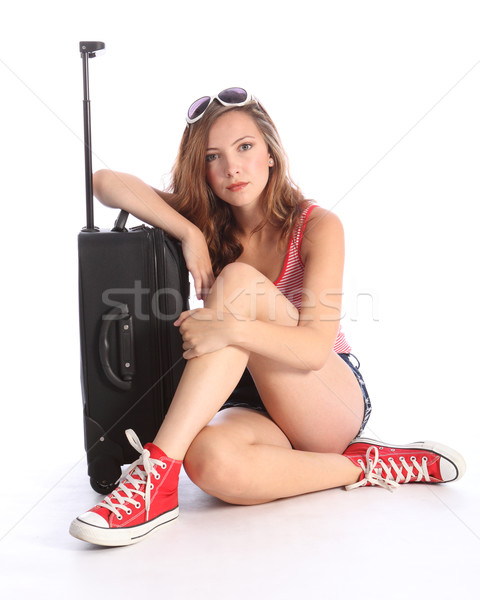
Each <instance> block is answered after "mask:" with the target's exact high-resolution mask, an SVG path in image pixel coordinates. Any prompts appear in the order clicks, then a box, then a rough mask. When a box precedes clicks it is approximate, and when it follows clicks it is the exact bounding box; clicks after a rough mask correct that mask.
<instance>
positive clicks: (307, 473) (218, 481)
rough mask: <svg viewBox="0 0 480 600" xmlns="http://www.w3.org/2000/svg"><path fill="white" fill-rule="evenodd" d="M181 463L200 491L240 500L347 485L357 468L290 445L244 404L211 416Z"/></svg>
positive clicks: (258, 501) (268, 498) (339, 458)
mask: <svg viewBox="0 0 480 600" xmlns="http://www.w3.org/2000/svg"><path fill="white" fill-rule="evenodd" d="M184 466H185V470H186V472H187V474H188V476H189V477H190V479H192V481H193V482H194V483H195V484H196V485H198V486H199V487H200V488H202V489H203V490H204V491H205V492H207V493H208V494H210V495H212V496H215V497H217V498H220V499H221V500H223V501H225V502H229V503H231V504H242V505H250V504H262V503H265V502H270V501H272V500H277V499H278V498H288V497H290V496H297V495H299V494H306V493H309V492H316V491H320V490H325V489H330V488H334V487H339V486H345V485H350V484H351V483H355V482H356V481H357V480H358V477H359V475H360V473H361V469H360V468H359V467H357V466H355V465H354V464H353V463H352V462H351V461H350V459H348V458H346V457H345V456H342V455H341V454H335V453H316V452H307V451H303V450H294V449H292V446H291V444H290V442H289V440H288V438H287V437H286V436H285V434H284V433H283V432H282V431H281V429H280V428H279V427H278V426H277V425H276V424H275V423H274V422H273V421H272V420H271V419H270V418H269V417H268V416H266V415H265V414H263V413H260V412H258V411H255V410H252V409H245V408H230V409H226V410H223V411H221V412H220V413H219V414H218V415H216V416H215V418H214V419H213V420H212V422H211V423H210V424H209V425H208V427H206V428H205V429H203V430H202V432H201V433H200V434H199V435H198V436H197V437H196V438H195V440H194V441H193V443H192V445H191V446H190V448H189V450H188V452H187V456H186V457H185V463H184Z"/></svg>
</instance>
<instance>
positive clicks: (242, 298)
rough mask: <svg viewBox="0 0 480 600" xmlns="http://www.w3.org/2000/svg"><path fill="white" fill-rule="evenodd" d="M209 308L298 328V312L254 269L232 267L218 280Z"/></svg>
mask: <svg viewBox="0 0 480 600" xmlns="http://www.w3.org/2000/svg"><path fill="white" fill-rule="evenodd" d="M211 292H212V293H211V295H210V296H209V298H208V299H207V303H206V306H207V307H208V308H214V309H215V308H216V309H217V310H220V311H228V312H231V313H233V314H239V315H243V316H246V317H248V318H250V319H259V320H261V321H268V322H276V323H281V324H285V325H292V326H295V325H297V323H298V311H297V309H296V308H295V307H294V306H293V304H291V302H290V301H289V300H287V298H286V297H285V296H284V295H283V294H282V292H281V291H280V290H279V289H278V288H277V287H276V286H275V285H274V284H273V283H272V282H271V281H270V280H269V279H268V278H267V277H265V275H263V274H262V273H260V271H258V270H257V269H255V268H254V267H252V266H250V265H247V264H245V263H241V262H234V263H230V264H229V265H227V266H226V267H224V268H223V270H222V272H221V273H220V275H219V276H218V278H217V280H216V282H215V285H214V287H213V288H212V290H211Z"/></svg>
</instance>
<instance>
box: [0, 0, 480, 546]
mask: <svg viewBox="0 0 480 600" xmlns="http://www.w3.org/2000/svg"><path fill="white" fill-rule="evenodd" d="M479 17H480V11H479V9H478V3H477V2H474V1H472V2H468V1H463V0H456V1H455V2H446V1H438V0H437V1H430V0H428V1H421V0H416V1H410V0H406V1H403V2H394V1H386V0H384V1H365V2H361V1H352V0H349V1H346V0H341V1H337V2H324V1H321V2H309V1H308V0H296V2H285V1H284V0H272V1H270V0H267V1H262V0H256V1H251V0H243V1H242V2H226V1H225V0H222V1H218V0H211V1H210V2H208V3H205V2H193V1H191V0H187V1H184V2H181V1H179V2H175V3H174V2H161V1H157V2H154V1H153V0H145V1H139V2H136V3H132V2H126V1H124V0H116V1H111V0H107V1H102V0H97V1H95V2H93V1H92V0H85V1H84V2H82V3H77V2H76V3H71V2H60V1H55V0H45V1H43V2H34V1H22V0H19V1H17V2H9V3H7V2H5V3H3V5H2V19H1V24H0V103H1V111H0V120H1V130H0V137H1V141H0V173H1V178H0V184H1V194H2V208H3V211H2V225H3V227H2V234H1V236H0V241H1V246H2V247H1V261H2V293H1V302H2V306H1V315H2V325H3V327H2V335H1V339H2V344H1V353H2V363H1V364H2V373H3V391H2V432H1V435H0V446H1V452H2V459H3V464H4V469H3V481H2V484H1V485H2V490H3V491H2V496H3V497H2V502H6V506H7V509H5V510H3V512H2V517H1V531H0V533H1V534H2V535H3V534H4V533H3V532H9V533H8V535H7V536H6V537H5V538H4V539H3V542H2V543H3V544H6V543H8V540H9V538H12V537H13V536H14V535H15V531H16V528H18V527H21V523H22V519H23V518H24V516H25V515H26V513H27V511H29V510H30V509H33V510H35V506H37V505H38V503H39V501H41V502H43V503H47V502H48V501H49V500H48V497H47V498H45V499H44V500H41V498H42V496H43V495H44V493H45V492H47V491H48V490H50V489H54V488H55V487H56V486H57V485H60V483H59V482H60V481H61V480H62V478H63V476H64V475H66V474H67V473H68V472H69V471H70V469H72V468H74V467H75V465H77V464H78V462H79V461H80V460H81V459H82V456H83V430H82V427H83V425H82V414H81V392H80V381H79V351H78V345H79V342H78V307H77V251H76V237H77V233H78V231H79V230H80V228H81V227H82V226H83V225H84V224H85V216H84V212H85V211H84V171H83V144H82V138H83V122H82V93H83V90H82V69H81V60H80V55H79V52H78V42H79V41H80V40H81V39H86V40H88V39H90V40H96V39H99V40H102V41H104V42H105V43H106V46H107V51H106V53H105V54H104V55H103V56H100V57H98V58H95V59H94V60H92V61H90V91H91V100H92V121H93V145H94V151H95V157H94V169H98V168H101V167H109V168H113V169H116V170H124V171H127V172H132V173H135V174H136V175H138V176H139V177H141V178H143V179H145V180H146V181H147V182H149V183H151V184H152V185H155V186H156V187H161V186H162V185H165V183H166V182H167V181H168V174H169V170H170V167H171V165H172V163H173V160H174V158H175V155H176V151H177V148H178V143H179V140H180V136H181V133H182V131H183V128H184V125H185V121H184V117H185V112H186V109H187V107H188V106H189V104H190V103H191V102H192V101H193V100H194V99H196V98H197V97H199V96H201V95H204V94H212V93H216V92H218V91H219V90H221V89H223V88H225V87H229V86H232V85H240V86H243V87H246V88H247V89H249V90H251V91H252V92H253V93H254V94H255V95H256V96H257V97H258V98H259V99H260V100H261V101H262V103H263V104H264V105H265V106H266V108H267V110H268V111H269V112H270V114H271V116H272V117H273V119H274V121H275V122H276V124H277V126H278V128H279V130H280V134H281V136H282V139H283V142H284V145H285V147H286V149H287V152H288V154H289V157H290V163H291V172H292V176H293V179H294V180H295V181H296V182H297V183H298V184H299V185H300V187H301V188H302V190H303V191H304V193H305V194H306V196H307V197H309V198H313V199H315V200H316V201H317V202H318V203H319V204H320V205H322V206H324V207H326V208H330V209H333V210H334V211H335V212H336V213H337V214H338V215H339V216H340V217H341V219H342V221H343V223H344V226H345V231H346V238H347V262H346V272H345V300H344V313H345V316H344V319H343V321H342V326H343V328H344V330H345V332H346V334H347V337H348V339H349V341H350V342H351V344H352V346H353V351H354V353H355V354H356V355H358V357H359V358H360V361H361V363H362V372H363V375H364V377H365V379H366V382H367V386H368V389H369V391H370V395H371V397H372V401H373V404H374V413H373V416H372V419H371V421H370V427H369V430H368V432H367V433H368V434H370V435H371V436H376V437H379V438H382V439H385V440H386V441H389V440H390V441H395V442H399V443H402V442H404V443H405V442H410V441H414V440H417V439H425V438H427V439H429V438H433V439H438V440H439V441H442V442H444V443H447V444H449V445H452V446H453V447H455V448H457V449H458V450H460V451H461V452H462V453H463V454H464V455H465V457H466V459H467V463H468V467H469V470H468V473H467V475H466V477H465V481H466V482H467V483H468V481H469V482H470V484H469V487H468V488H466V489H465V494H467V489H468V490H470V491H471V489H472V488H474V489H476V490H477V491H478V485H477V484H476V478H478V476H479V474H480V473H479V460H478V458H477V455H478V447H477V442H478V438H479V434H478V420H479V416H480V411H479V408H478V403H479V392H478V348H477V344H478V339H479V333H480V332H479V326H478V320H479V312H480V309H479V306H478V283H477V282H478V267H477V263H478V256H479V250H480V248H479V241H478V239H479V236H478V232H477V229H478V223H477V218H478V214H479V211H478V202H479V192H480V182H479V175H478V173H479V158H480V157H479V154H480V152H479V138H480V119H479V108H478V107H479V106H480V93H479V82H480V64H479V63H480V45H479V37H478V22H479ZM114 218H115V214H114V213H112V211H109V210H107V209H105V208H102V207H100V206H98V204H97V205H96V224H97V225H99V226H100V227H110V226H111V225H112V224H113V221H114ZM32 461H34V462H33V463H32ZM85 481H86V480H85ZM29 482H30V483H29ZM459 485H462V484H459ZM20 490H22V491H21V492H20ZM12 494H13V496H12ZM12 498H13V499H12ZM73 516H74V515H72V517H73ZM472 516H473V513H472V514H471V515H470V517H468V518H467V523H466V527H467V528H469V529H471V530H472V531H476V534H475V535H476V536H477V542H478V535H479V534H480V529H479V521H478V517H477V519H476V522H475V520H474V521H472V520H470V521H469V520H468V519H471V517H472ZM17 523H19V524H18V525H16V524H17ZM12 528H13V529H12Z"/></svg>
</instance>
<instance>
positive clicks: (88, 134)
mask: <svg viewBox="0 0 480 600" xmlns="http://www.w3.org/2000/svg"><path fill="white" fill-rule="evenodd" d="M104 49H105V44H104V42H80V56H81V58H82V62H83V146H84V152H85V193H86V203H87V226H86V227H85V228H84V231H95V225H94V219H93V183H92V124H91V116H90V90H89V81H88V59H89V58H94V57H95V56H97V54H98V53H100V52H101V51H102V50H104Z"/></svg>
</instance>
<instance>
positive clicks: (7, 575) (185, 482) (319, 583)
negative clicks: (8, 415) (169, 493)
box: [0, 460, 480, 600]
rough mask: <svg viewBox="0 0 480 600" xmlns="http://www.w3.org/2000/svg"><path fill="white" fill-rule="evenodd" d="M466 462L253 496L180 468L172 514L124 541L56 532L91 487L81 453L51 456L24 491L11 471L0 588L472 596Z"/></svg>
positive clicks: (474, 496) (475, 545)
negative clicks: (396, 482) (394, 485)
mask: <svg viewBox="0 0 480 600" xmlns="http://www.w3.org/2000/svg"><path fill="white" fill-rule="evenodd" d="M469 467H470V468H469V474H468V475H466V476H465V477H464V479H463V480H461V481H459V482H457V483H456V484H451V485H437V486H428V485H409V486H403V487H402V488H399V489H398V490H397V491H395V492H394V493H389V492H388V491H386V490H383V489H379V488H369V489H359V490H355V491H351V492H346V491H344V490H343V489H335V490H331V491H327V492H320V493H315V494H309V495H305V496H301V497H297V498H292V499H286V500H280V501H277V502H274V503H271V504H268V505H261V506H253V507H236V506H229V505H226V504H223V503H221V502H220V501H217V500H215V499H214V498H211V497H209V496H207V495H206V494H204V493H203V492H202V491H201V490H199V489H198V488H197V487H196V486H194V485H193V484H192V483H191V482H190V480H189V479H188V478H187V477H186V475H185V474H184V473H183V472H182V475H181V482H180V495H181V502H180V509H181V514H180V517H179V518H178V519H177V520H176V521H174V522H172V523H170V524H167V525H165V526H163V529H162V528H160V530H159V531H158V533H156V534H155V535H154V536H151V537H150V538H148V539H146V540H145V541H143V542H142V543H139V544H137V545H134V546H130V547H124V548H98V547H95V546H92V545H89V544H86V543H83V542H80V541H78V540H76V539H74V538H72V537H70V536H69V534H68V526H69V522H70V520H71V519H72V518H73V517H74V516H76V514H78V513H79V512H83V510H85V509H86V508H88V507H89V506H90V505H92V504H95V503H96V501H97V500H98V498H99V496H98V495H97V494H96V493H95V492H94V491H93V490H91V489H90V488H89V485H88V480H87V478H86V474H85V470H86V465H85V461H84V460H81V461H80V462H79V463H77V464H76V465H75V466H74V467H73V468H71V466H69V465H67V464H65V465H57V466H56V468H57V472H56V473H50V474H49V473H46V474H45V478H44V481H45V482H46V484H47V485H48V486H49V487H48V489H47V488H43V489H42V486H41V485H38V486H37V487H34V489H33V491H31V492H30V493H28V494H27V493H25V489H26V488H24V487H22V486H21V485H20V486H19V485H18V482H17V481H16V480H15V478H14V476H13V474H12V478H11V480H5V484H6V485H8V487H9V489H10V490H11V491H13V500H14V502H13V503H12V505H11V506H10V508H9V509H8V510H7V511H6V513H5V512H4V513H3V514H4V517H5V515H7V518H6V519H4V527H5V526H6V527H5V529H4V530H3V532H2V539H1V543H0V569H1V576H0V581H1V594H2V598H6V599H8V600H17V599H22V600H23V599H25V598H36V599H43V598H50V599H57V598H59V599H60V598H62V599H63V598H68V599H71V600H74V599H77V598H79V599H80V598H82V599H84V598H113V597H121V598H127V597H129V596H130V594H131V595H132V597H133V595H134V596H135V597H143V598H146V597H152V598H170V599H172V598H173V599H177V598H178V599H181V598H202V599H203V598H213V599H217V598H218V599H228V600H230V599H231V600H234V599H235V600H236V599H240V598H242V599H243V598H254V599H257V598H258V599H272V600H273V599H275V600H277V599H278V600H280V599H283V598H285V599H287V598H326V599H337V598H339V599H344V598H350V597H353V598H370V599H375V598H402V599H403V598H413V599H414V598H420V597H424V598H435V599H437V598H439V599H440V598H442V599H443V598H445V599H446V598H458V599H461V600H463V599H465V600H466V599H474V598H479V591H478V568H479V566H480V518H479V510H478V507H479V506H480V493H479V490H478V485H477V484H476V481H477V480H478V463H477V464H475V463H473V464H470V465H469ZM62 469H63V471H64V472H66V475H65V476H64V477H63V478H62V479H61V480H60V481H58V482H55V481H53V480H54V478H55V477H56V476H57V475H58V474H59V473H61V471H62ZM475 475H477V477H476V476H475ZM49 480H50V481H49ZM10 497H11V498H12V496H10ZM15 500H16V502H15ZM5 531H6V533H5Z"/></svg>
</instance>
